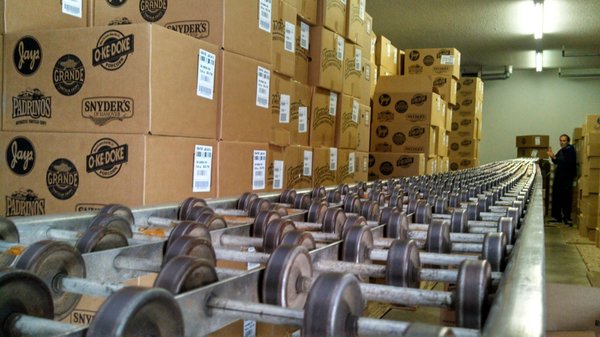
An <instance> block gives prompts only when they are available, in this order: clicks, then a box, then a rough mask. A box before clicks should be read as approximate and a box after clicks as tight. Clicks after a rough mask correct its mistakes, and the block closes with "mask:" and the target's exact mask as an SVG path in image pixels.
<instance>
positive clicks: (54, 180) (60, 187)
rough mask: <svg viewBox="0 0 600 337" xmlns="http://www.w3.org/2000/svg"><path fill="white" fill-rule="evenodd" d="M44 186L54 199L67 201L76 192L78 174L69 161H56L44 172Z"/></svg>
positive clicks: (61, 159)
mask: <svg viewBox="0 0 600 337" xmlns="http://www.w3.org/2000/svg"><path fill="white" fill-rule="evenodd" d="M46 185H47V186H48V191H50V193H51V194H52V195H53V196H54V197H55V198H56V199H59V200H67V199H69V198H71V197H72V196H73V195H74V194H75V192H77V188H78V187H79V172H77V168H76V167H75V165H74V164H73V163H72V162H71V161H70V160H68V159H65V158H59V159H56V160H55V161H53V162H52V164H50V166H48V170H47V171H46Z"/></svg>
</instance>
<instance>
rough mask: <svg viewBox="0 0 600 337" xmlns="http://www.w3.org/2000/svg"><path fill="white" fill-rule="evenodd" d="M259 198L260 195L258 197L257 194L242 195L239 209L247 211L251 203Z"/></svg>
mask: <svg viewBox="0 0 600 337" xmlns="http://www.w3.org/2000/svg"><path fill="white" fill-rule="evenodd" d="M257 198H258V195H256V193H251V192H246V193H244V194H242V196H241V197H240V199H239V200H238V203H237V208H238V209H241V210H244V211H247V210H248V206H250V202H251V201H253V200H254V199H257Z"/></svg>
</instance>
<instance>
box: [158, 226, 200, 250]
mask: <svg viewBox="0 0 600 337" xmlns="http://www.w3.org/2000/svg"><path fill="white" fill-rule="evenodd" d="M184 235H188V236H194V237H198V238H202V239H204V240H207V241H210V240H211V237H210V231H209V230H208V228H207V227H206V226H205V225H203V224H201V223H198V222H194V221H187V220H186V221H182V222H180V223H178V224H177V225H176V226H175V227H173V229H172V230H171V233H169V237H168V238H167V243H166V244H165V252H166V250H167V249H168V248H169V247H170V246H171V244H173V241H175V240H177V239H178V238H179V237H180V236H184Z"/></svg>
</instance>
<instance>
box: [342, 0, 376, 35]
mask: <svg viewBox="0 0 600 337" xmlns="http://www.w3.org/2000/svg"><path fill="white" fill-rule="evenodd" d="M365 2H366V0H347V3H348V7H347V8H346V16H347V17H346V32H345V36H346V39H348V40H350V41H351V42H352V43H356V44H358V41H359V40H360V39H361V36H364V35H365V33H366V31H365V7H366V4H365ZM370 35H371V34H370V33H369V36H370ZM361 46H364V45H361Z"/></svg>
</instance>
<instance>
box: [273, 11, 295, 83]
mask: <svg viewBox="0 0 600 337" xmlns="http://www.w3.org/2000/svg"><path fill="white" fill-rule="evenodd" d="M272 6H273V7H272V8H273V11H272V13H273V15H272V20H273V23H272V28H273V34H272V37H273V45H272V46H273V55H272V57H271V63H272V69H273V71H275V72H278V73H280V74H284V75H286V76H289V77H293V76H294V73H295V71H296V13H297V12H296V8H295V7H293V6H291V5H289V4H288V3H287V2H285V1H284V0H274V1H273V2H272Z"/></svg>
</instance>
